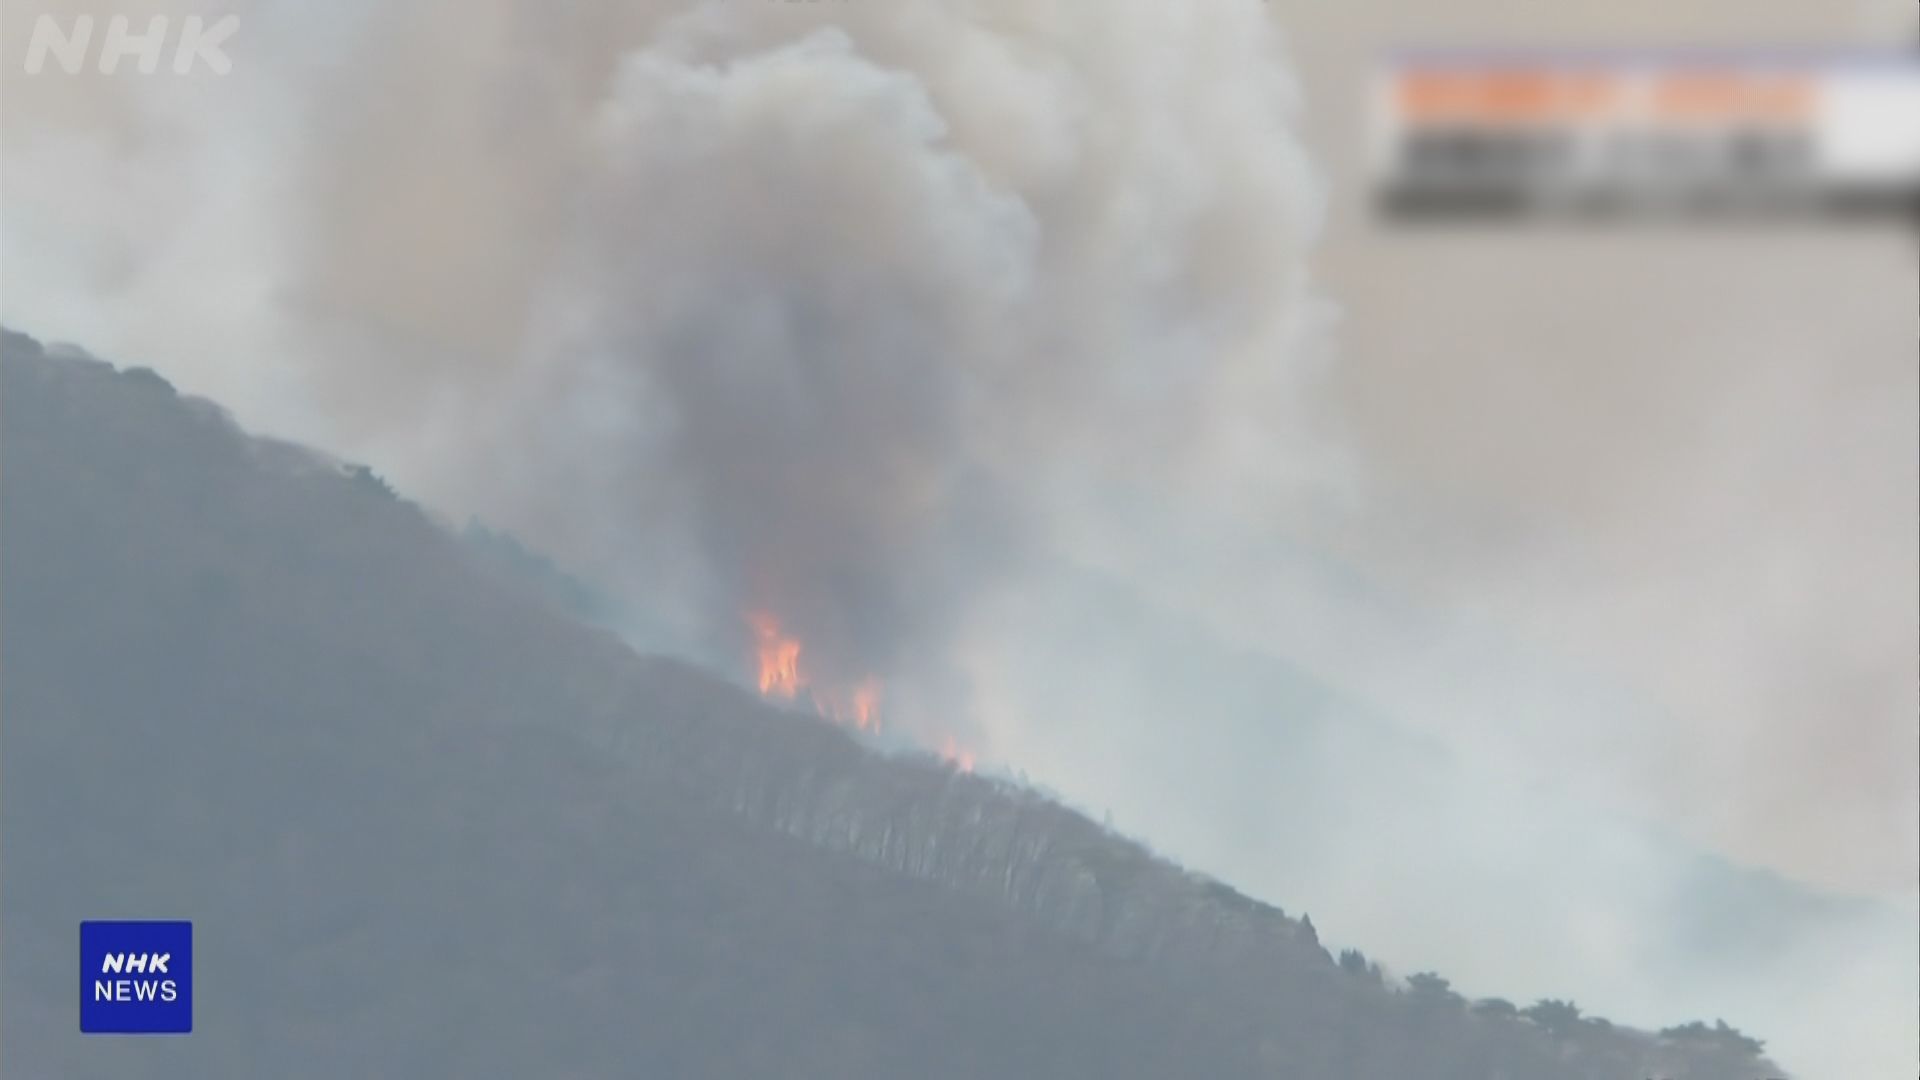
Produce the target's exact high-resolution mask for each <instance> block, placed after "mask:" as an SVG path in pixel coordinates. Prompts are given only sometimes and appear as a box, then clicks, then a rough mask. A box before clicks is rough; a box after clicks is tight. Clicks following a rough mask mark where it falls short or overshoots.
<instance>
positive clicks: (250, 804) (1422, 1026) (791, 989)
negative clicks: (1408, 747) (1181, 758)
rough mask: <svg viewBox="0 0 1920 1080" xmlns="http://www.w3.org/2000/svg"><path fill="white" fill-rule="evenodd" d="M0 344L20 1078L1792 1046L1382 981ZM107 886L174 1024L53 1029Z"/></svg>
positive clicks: (1020, 803) (1443, 1059)
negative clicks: (187, 926) (89, 1033)
mask: <svg viewBox="0 0 1920 1080" xmlns="http://www.w3.org/2000/svg"><path fill="white" fill-rule="evenodd" d="M0 364H3V371H4V381H3V382H0V665H3V667H0V670H3V672H4V678H0V860H3V861H4V864H3V865H0V1002H4V1006H5V1011H4V1018H3V1021H0V1022H3V1025H4V1026H3V1028H0V1055H3V1056H4V1060H3V1061H0V1066H3V1067H4V1072H5V1074H6V1075H7V1076H22V1077H95V1076H97V1077H161V1076H167V1077H172V1076H179V1077H187V1076H193V1077H201V1076H286V1077H307V1076H312V1077H323V1076H324V1077H337V1076H369V1077H371V1076H437V1075H447V1076H503V1077H504V1076H539V1077H566V1076H582V1077H584V1076H661V1077H821V1078H829V1077H831V1078H837V1080H859V1078H867V1077H873V1078H879V1077H996V1078H997V1077H1047V1078H1070V1077H1082V1076H1084V1077H1089V1078H1093V1077H1099V1078H1103V1080H1107V1078H1124V1077H1143V1078H1144V1077H1238V1076H1272V1077H1287V1078H1290V1080H1322V1078H1324V1080H1334V1078H1353V1080H1376V1078H1377V1080H1389V1078H1392V1080H1402V1078H1405V1077H1413V1076H1418V1077H1422V1078H1460V1080H1467V1078H1475V1080H1478V1078H1494V1077H1504V1078H1507V1080H1562V1078H1566V1080H1572V1078H1583V1080H1585V1078H1591V1080H1616V1078H1617V1080H1641V1078H1644V1077H1647V1076H1668V1077H1674V1078H1681V1077H1686V1078H1693V1080H1757V1078H1759V1077H1764V1076H1772V1075H1778V1073H1777V1072H1776V1071H1773V1070H1772V1069H1771V1068H1770V1067H1769V1066H1768V1065H1767V1064H1766V1063H1765V1062H1764V1061H1763V1060H1761V1059H1759V1058H1758V1057H1757V1056H1756V1055H1755V1054H1754V1053H1753V1050H1754V1047H1752V1046H1751V1045H1750V1044H1749V1043H1747V1042H1746V1041H1745V1040H1744V1039H1743V1038H1742V1037H1741V1036H1739V1035H1737V1033H1732V1032H1727V1031H1723V1030H1715V1029H1711V1028H1708V1029H1689V1030H1688V1031H1687V1032H1686V1033H1684V1034H1682V1033H1676V1034H1675V1035H1672V1036H1668V1037H1659V1036H1654V1035H1649V1034H1644V1033H1639V1032H1633V1031H1628V1030H1625V1029H1620V1028H1615V1027H1612V1026H1610V1025H1607V1024H1605V1023H1604V1022H1603V1021H1595V1020H1592V1019H1590V1018H1585V1017H1581V1016H1580V1015H1579V1014H1578V1012H1577V1010H1574V1009H1571V1008H1570V1007H1564V1006H1559V1005H1556V1004H1555V1003H1545V1004H1542V1005H1538V1006H1534V1007H1530V1008H1528V1010H1527V1011H1526V1012H1525V1013H1522V1012H1521V1011H1520V1010H1518V1009H1515V1008H1513V1007H1511V1006H1506V1005H1505V1004H1504V1003H1500V1002H1483V1003H1470V1002H1467V1001H1464V1000H1462V999H1460V998H1459V997H1458V996H1456V995H1454V994H1453V993H1452V992H1451V990H1450V989H1448V987H1447V986H1446V985H1445V982H1444V980H1441V979H1438V978H1437V977H1433V978H1425V979H1417V980H1414V983H1413V985H1411V986H1408V987H1399V986H1397V985H1390V984H1389V983H1387V982H1386V981H1383V980H1382V979H1380V978H1379V976H1378V973H1377V971H1375V970H1373V969H1371V968H1370V966H1369V965H1367V964H1366V963H1364V962H1363V961H1359V960H1357V959H1356V958H1354V957H1351V956H1349V957H1347V958H1345V959H1346V961H1347V962H1346V963H1344V964H1343V963H1341V962H1339V961H1337V960H1336V959H1335V958H1334V957H1331V956H1329V955H1328V953H1327V952H1326V950H1324V949H1323V948H1322V947H1321V946H1320V944H1319V942H1318V941H1317V940H1316V938H1315V936H1314V934H1313V931H1312V927H1311V924H1310V923H1308V922H1305V921H1303V920H1298V919H1295V918H1292V917H1289V916H1287V915H1286V914H1283V913H1282V912H1281V911H1279V910H1278V909H1275V908H1272V907H1269V906H1266V905H1264V904H1260V903H1257V902H1255V901H1252V900H1249V899H1248V898H1246V897H1243V896H1241V895H1239V894H1237V893H1235V892H1234V891H1233V890H1231V889H1229V888H1227V887H1225V886H1223V885H1221V884H1218V883H1216V882H1212V881H1209V880H1207V879H1205V878H1203V877H1200V876H1197V875H1193V874H1190V873H1187V872H1185V871H1183V870H1181V869H1180V868H1178V867H1176V866H1173V865H1171V864H1170V863H1168V862H1166V861H1164V860H1161V859H1158V858H1155V857H1154V856H1153V855H1152V854H1151V853H1149V852H1147V851H1145V850H1143V849H1142V848H1140V847H1139V846H1138V845H1137V844H1134V843H1132V842H1129V841H1127V840H1125V839H1123V838H1120V837H1117V836H1115V835H1113V834H1111V833H1109V832H1107V831H1106V830H1104V829H1102V828H1101V827H1099V826H1098V825H1096V824H1094V823H1093V822H1091V821H1089V820H1087V819H1086V818H1085V817H1083V816H1081V815H1079V814H1077V813H1075V812H1072V811H1070V810H1067V809H1065V808H1062V807H1060V806H1058V805H1057V804H1054V803H1052V802H1050V801H1048V800H1047V799H1045V798H1042V797H1041V796H1038V795H1036V794H1033V793H1031V792H1028V791H1024V790H1020V789H1018V788H1016V787H1013V786H1011V785H1009V784H1006V783H1003V782H998V781H993V780H989V779H986V778H981V777H975V776H969V775H963V774H956V773H954V772H952V771H950V770H948V769H945V768H943V767H941V766H938V765H936V764H934V763H932V762H928V761H914V760H899V759H886V758H882V757H879V756H876V755H874V754H872V753H871V752H869V751H867V750H865V749H863V748H861V747H860V746H858V745H856V744H855V743H854V742H852V741H851V740H849V739H848V738H847V737H846V736H845V735H843V734H842V733H841V732H840V731H838V730H836V729H834V728H832V727H831V726H829V725H826V724H824V723H821V722H819V721H816V720H814V719H812V718H810V717H805V716H800V715H795V714H787V713H782V712H779V711H777V710H774V709H771V708H769V707H767V706H766V705H764V704H763V703H762V702H760V701H759V700H758V699H756V698H755V697H753V696H752V695H750V694H748V693H745V692H743V691H741V690H739V689H737V688H736V687H734V686H732V685H730V684H728V683H726V682H725V681H723V680H721V679H718V678H716V677H714V676H711V675H708V674H706V673H703V672H700V671H697V670H694V669H691V668H689V667H686V666H684V665H681V664H678V663H674V662H670V661H666V660H661V659H657V658H648V657H641V656H636V655H634V654H633V653H632V652H631V651H630V650H628V649H627V648H626V646H624V645H623V644H622V643H620V642H619V641H617V640H616V639H614V638H613V637H612V636H610V635H608V634H606V633H604V632H601V631H597V630H594V629H591V628H589V627H586V626H584V625H581V624H579V623H576V622H574V621H572V620H570V619H568V618H566V617H564V616H562V615H561V614H559V613H558V612H557V611H555V610H554V609H553V608H552V607H550V606H549V605H547V604H546V603H544V602H543V601H542V600H541V599H540V597H539V596H538V595H537V592H536V590H533V589H525V590H521V589H516V588H515V587H513V586H512V585H511V584H510V583H505V582H502V581H501V580H500V579H499V578H498V576H497V575H494V574H491V573H488V572H486V571H484V570H483V569H482V568H481V567H480V566H478V565H477V563H476V561H475V559H476V556H475V554H474V552H473V550H472V548H471V546H470V545H463V544H462V543H461V542H460V541H459V539H458V538H456V537H454V536H452V535H450V534H449V533H448V532H446V531H445V530H444V529H442V528H441V527H440V526H439V525H438V524H436V523H435V522H434V521H432V520H431V519H430V518H429V517H428V516H427V515H425V514H423V513H421V512H420V511H419V510H418V509H417V508H415V507H414V506H412V505H410V504H409V503H407V502H405V501H404V500H403V499H401V498H398V497H396V496H395V495H394V493H393V492H391V491H390V490H388V489H387V488H386V486H385V485H384V484H383V483H381V482H380V481H379V480H378V479H377V478H376V477H375V476H374V475H373V474H372V473H370V472H367V471H365V470H357V469H343V468H340V467H337V466H335V465H333V464H331V463H330V462H329V461H328V460H327V459H325V458H323V457H321V456H318V455H313V454H309V453H306V452H304V451H301V450H299V449H298V448H294V447H289V446H286V445H284V444H276V443H271V442H267V441H263V440H258V439H252V438H249V437H248V436H246V435H245V434H243V433H242V432H241V431H239V430H238V429H237V428H236V427H235V426H234V425H233V424H232V423H231V422H230V421H229V420H228V419H227V418H226V417H225V416H224V414H222V413H221V412H220V411H219V410H218V409H217V408H215V407H213V406H211V405H210V404H208V403H205V402H200V401H194V400H190V399H184V398H181V397H179V396H178V395H176V394H175V393H174V392H173V391H172V389H171V388H170V387H168V386H167V385H166V384H165V383H164V382H163V381H162V380H160V379H159V378H158V377H157V376H155V375H153V374H151V373H149V372H141V371H129V372H116V371H115V370H113V369H112V368H110V367H108V366H107V365H105V364H102V363H100V362H98V361H91V360H86V359H80V358H56V357H51V356H48V355H46V354H45V352H44V351H43V350H42V349H41V348H40V346H39V345H38V344H37V343H35V342H33V341H31V340H30V339H27V338H25V337H22V336H20V335H17V334H11V333H9V334H7V335H6V336H5V340H4V342H3V343H0ZM1409 902H1410V903H1414V902H1417V898H1409ZM1542 902H1543V903H1550V902H1551V898H1545V897H1543V898H1542ZM113 917H154V918H158V917H178V918H191V919H193V920H194V921H195V926H196V971H197V991H196V1031H195V1033H194V1034H193V1035H192V1036H189V1037H187V1038H184V1039H170V1040H165V1039H163V1040H152V1039H147V1040H140V1039H101V1038H82V1037H81V1036H79V1035H78V1033H77V1030H76V1023H75V1015H74V1001H75V996H76V993H77V985H76V973H75V971H74V963H73V957H74V950H75V933H76V924H77V923H78V922H79V921H80V920H81V919H84V918H113ZM1485 933H1486V935H1487V940H1488V947H1489V948H1498V947H1500V945H1499V938H1498V934H1499V930H1498V927H1491V926H1490V927H1486V928H1485Z"/></svg>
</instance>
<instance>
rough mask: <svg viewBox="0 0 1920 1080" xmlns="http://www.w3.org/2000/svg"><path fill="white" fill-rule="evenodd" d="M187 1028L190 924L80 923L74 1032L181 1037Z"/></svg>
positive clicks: (190, 1016)
mask: <svg viewBox="0 0 1920 1080" xmlns="http://www.w3.org/2000/svg"><path fill="white" fill-rule="evenodd" d="M192 1030H193V924H192V923H190V922H83V923H81V924H80V1031H81V1033H82V1034H85V1035H185V1034H187V1033H188V1032H190V1031H192Z"/></svg>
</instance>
